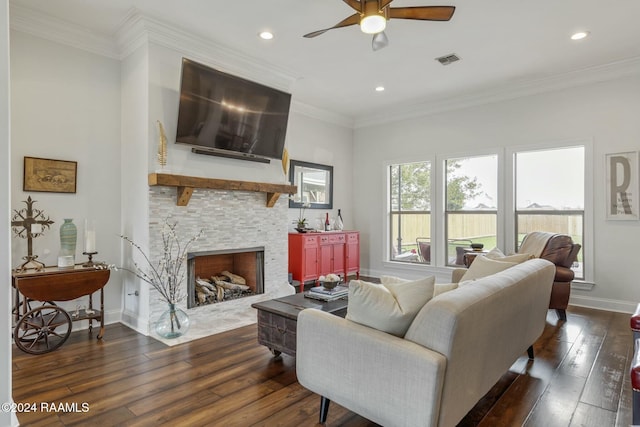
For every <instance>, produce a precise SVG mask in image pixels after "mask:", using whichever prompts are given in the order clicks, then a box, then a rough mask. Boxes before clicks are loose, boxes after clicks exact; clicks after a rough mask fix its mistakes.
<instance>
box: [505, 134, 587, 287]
mask: <svg viewBox="0 0 640 427" xmlns="http://www.w3.org/2000/svg"><path fill="white" fill-rule="evenodd" d="M584 165H585V148H584V146H578V147H566V148H557V149H548V150H537V151H521V152H516V153H515V181H516V184H515V195H516V210H515V221H516V239H517V242H516V247H519V246H520V243H521V242H522V239H523V237H524V235H525V234H527V233H529V232H531V231H550V232H553V233H559V234H568V235H570V236H571V238H572V239H573V241H574V242H575V243H579V244H581V245H582V246H583V249H582V250H581V251H580V252H579V253H578V260H577V261H576V262H575V263H574V265H573V266H572V269H573V271H574V272H575V274H576V278H579V279H584V258H583V255H582V254H583V253H584V249H585V248H584V239H583V237H584V204H585V200H584V195H585V179H584Z"/></svg>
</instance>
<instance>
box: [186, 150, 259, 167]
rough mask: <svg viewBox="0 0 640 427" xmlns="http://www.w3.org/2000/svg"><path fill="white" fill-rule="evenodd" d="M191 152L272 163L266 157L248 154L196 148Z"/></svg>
mask: <svg viewBox="0 0 640 427" xmlns="http://www.w3.org/2000/svg"><path fill="white" fill-rule="evenodd" d="M191 152H192V153H196V154H206V155H207V156H218V157H226V158H229V159H238V160H249V161H250V162H257V163H271V160H270V159H267V158H266V157H259V156H255V155H253V154H247V153H231V152H228V151H218V150H213V149H209V150H208V149H204V148H196V147H192V148H191Z"/></svg>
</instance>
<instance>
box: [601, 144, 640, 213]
mask: <svg viewBox="0 0 640 427" xmlns="http://www.w3.org/2000/svg"><path fill="white" fill-rule="evenodd" d="M638 158H639V154H638V151H629V152H626V153H613V154H605V161H606V164H605V173H606V180H607V188H606V191H605V194H606V201H607V219H608V220H638V219H640V215H639V212H638V209H639V207H638V201H639V198H638V192H640V185H639V182H638V177H639V175H638V174H639V173H640V172H639V171H638Z"/></svg>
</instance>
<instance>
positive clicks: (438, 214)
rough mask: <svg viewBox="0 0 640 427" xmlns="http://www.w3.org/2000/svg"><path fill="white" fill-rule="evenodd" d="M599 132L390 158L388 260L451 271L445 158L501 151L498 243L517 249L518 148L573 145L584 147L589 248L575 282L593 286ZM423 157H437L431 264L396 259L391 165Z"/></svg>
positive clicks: (393, 265)
mask: <svg viewBox="0 0 640 427" xmlns="http://www.w3.org/2000/svg"><path fill="white" fill-rule="evenodd" d="M593 144H594V143H593V138H576V139H565V140H547V141H545V142H537V143H532V144H522V145H509V146H506V145H505V146H501V147H498V148H495V147H493V148H486V149H474V150H468V151H465V152H455V153H434V155H432V156H424V157H422V156H421V157H419V158H416V157H415V156H414V157H412V158H401V159H394V160H389V161H386V162H384V164H383V171H384V173H383V177H384V178H383V179H384V183H383V184H384V186H385V188H386V202H385V205H384V206H383V207H382V210H383V212H384V215H383V218H382V220H383V222H384V226H383V230H384V233H383V236H384V237H383V246H382V248H380V250H381V256H382V260H383V265H384V266H385V267H388V268H390V269H396V270H398V271H415V272H425V271H432V272H435V273H436V274H446V273H445V272H447V271H451V269H452V268H453V267H450V266H447V265H446V262H447V259H446V255H445V254H446V250H445V245H446V237H445V221H446V219H445V218H446V215H445V212H446V211H445V209H446V205H445V202H446V194H445V160H447V159H455V158H465V157H475V156H483V155H497V156H498V162H497V167H498V199H499V200H498V203H497V204H496V206H497V224H496V234H497V236H496V245H497V246H498V247H499V248H504V249H503V250H505V251H507V252H514V251H515V250H516V242H517V234H516V212H517V210H516V201H515V188H516V182H515V154H516V153H517V152H522V151H536V150H549V149H560V148H570V147H575V146H583V147H584V150H585V152H584V163H585V164H584V186H585V187H584V217H583V248H582V249H581V251H582V257H583V260H584V270H583V274H584V279H583V280H574V282H573V283H574V286H578V287H580V288H581V289H590V288H591V287H592V286H593V283H594V279H595V276H594V265H595V261H594V247H595V246H594V202H593V198H594V194H593V191H594V181H593V180H594V173H593V171H594V161H593V158H594V157H593ZM420 161H425V162H430V163H431V189H430V191H431V240H432V242H433V244H432V253H431V264H423V263H403V262H399V261H393V260H391V259H390V246H389V245H390V241H389V239H390V230H389V227H390V221H389V215H390V208H391V206H390V205H389V203H390V200H391V199H390V194H389V192H390V188H389V187H390V185H389V184H390V177H389V167H390V166H391V165H395V164H404V163H416V162H420Z"/></svg>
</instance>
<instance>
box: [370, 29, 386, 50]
mask: <svg viewBox="0 0 640 427" xmlns="http://www.w3.org/2000/svg"><path fill="white" fill-rule="evenodd" d="M387 46H389V39H388V38H387V35H386V34H385V33H384V31H381V32H379V33H378V34H374V35H373V39H372V40H371V47H372V48H373V50H374V51H376V50H380V49H382V48H383V47H387Z"/></svg>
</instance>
